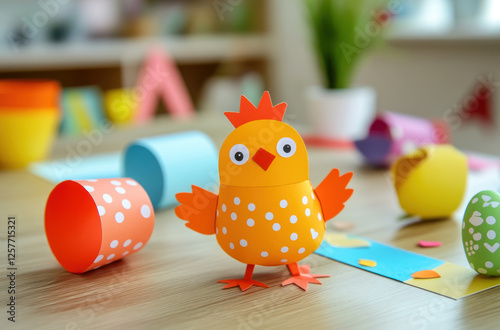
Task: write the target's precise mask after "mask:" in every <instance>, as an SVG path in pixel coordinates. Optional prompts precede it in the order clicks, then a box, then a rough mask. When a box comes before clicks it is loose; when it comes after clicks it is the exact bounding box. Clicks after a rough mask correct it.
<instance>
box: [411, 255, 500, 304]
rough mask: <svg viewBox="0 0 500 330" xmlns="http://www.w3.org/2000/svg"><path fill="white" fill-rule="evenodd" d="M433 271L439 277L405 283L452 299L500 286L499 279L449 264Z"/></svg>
mask: <svg viewBox="0 0 500 330" xmlns="http://www.w3.org/2000/svg"><path fill="white" fill-rule="evenodd" d="M434 270H435V271H436V272H438V273H439V274H441V277H439V278H431V279H427V280H425V281H422V280H419V279H413V278H412V279H410V280H408V281H406V282H405V283H406V284H409V285H412V286H415V287H418V288H421V289H424V290H428V291H431V292H434V293H438V294H441V295H443V296H447V297H450V298H453V299H459V298H462V297H466V296H469V295H471V294H475V293H479V292H481V291H484V290H488V289H490V288H493V287H495V286H498V285H500V277H493V276H485V275H481V274H478V273H476V272H475V271H474V270H472V269H470V268H465V267H462V266H459V265H455V264H452V263H449V262H446V263H444V264H442V265H441V266H439V267H437V268H434Z"/></svg>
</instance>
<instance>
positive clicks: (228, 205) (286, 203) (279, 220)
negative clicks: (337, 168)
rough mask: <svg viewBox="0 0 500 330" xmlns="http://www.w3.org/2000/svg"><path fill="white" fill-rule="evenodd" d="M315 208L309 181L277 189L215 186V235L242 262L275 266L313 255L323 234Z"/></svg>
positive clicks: (316, 205)
mask: <svg viewBox="0 0 500 330" xmlns="http://www.w3.org/2000/svg"><path fill="white" fill-rule="evenodd" d="M325 228H326V226H325V222H324V221H323V214H322V211H321V205H320V203H319V201H318V199H317V198H316V195H315V194H314V190H313V187H312V185H311V183H310V182H309V181H304V182H301V183H295V184H290V185H285V186H277V187H250V188H242V187H231V186H221V188H220V192H219V203H218V206H217V220H216V237H217V242H218V243H219V245H220V246H221V247H222V249H223V250H224V251H225V252H226V253H227V254H228V255H230V256H231V257H233V258H234V259H236V260H238V261H240V262H243V263H245V264H255V265H261V266H279V265H286V264H288V263H294V262H298V261H300V260H302V259H304V258H305V257H307V256H308V255H310V254H311V253H313V252H314V251H315V250H316V249H317V248H318V247H319V246H320V244H321V242H322V240H323V236H324V233H325Z"/></svg>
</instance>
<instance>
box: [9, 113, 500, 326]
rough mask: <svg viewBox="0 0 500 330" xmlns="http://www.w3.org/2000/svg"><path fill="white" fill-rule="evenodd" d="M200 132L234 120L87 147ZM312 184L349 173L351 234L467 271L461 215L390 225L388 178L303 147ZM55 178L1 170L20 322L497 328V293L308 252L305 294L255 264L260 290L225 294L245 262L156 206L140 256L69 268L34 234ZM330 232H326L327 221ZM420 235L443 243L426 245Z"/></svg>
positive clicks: (157, 127) (350, 158)
mask: <svg viewBox="0 0 500 330" xmlns="http://www.w3.org/2000/svg"><path fill="white" fill-rule="evenodd" d="M195 128H198V129H201V130H202V131H205V132H207V133H208V134H209V135H211V136H212V137H213V138H214V140H215V141H216V142H217V143H218V144H219V145H220V144H221V143H222V141H223V139H224V137H225V136H226V134H227V133H229V132H230V131H231V126H230V125H229V124H227V123H226V122H225V121H224V120H220V119H219V118H201V119H200V120H198V121H197V122H194V123H193V122H181V123H171V122H170V121H169V120H167V119H160V120H158V121H156V122H155V123H154V124H153V125H149V126H144V127H139V128H134V129H124V128H116V129H115V130H114V131H113V132H112V133H109V134H106V135H105V136H104V138H103V141H102V142H101V143H99V144H98V145H96V146H95V147H94V148H93V150H92V151H93V153H101V152H106V151H112V150H119V149H121V148H123V147H124V146H125V145H126V144H127V143H129V142H130V141H132V140H133V139H135V138H137V137H142V136H149V135H156V134H162V133H167V132H173V131H179V130H185V129H195ZM78 143H79V141H78V140H67V139H66V140H63V139H62V140H59V141H58V142H57V143H56V146H55V148H54V152H53V154H52V157H54V158H60V157H65V156H66V155H67V153H68V148H75V147H76V146H77V144H78ZM309 153H310V164H311V167H310V173H311V180H312V182H313V184H314V185H317V184H318V183H319V182H320V181H321V179H322V178H323V177H325V176H326V174H327V173H328V172H329V170H330V169H331V168H333V167H337V168H339V169H340V172H341V173H343V172H347V171H351V170H353V171H354V173H355V174H354V178H353V180H352V184H351V186H352V187H353V188H354V190H355V192H354V195H353V197H352V199H351V200H350V201H349V202H348V203H347V206H346V208H345V210H344V211H343V212H342V213H341V214H340V215H339V216H338V217H337V218H336V219H337V220H342V221H349V222H353V223H355V227H354V228H353V229H352V230H351V232H352V233H354V234H358V235H362V236H366V237H369V238H372V239H375V240H378V241H381V242H385V243H389V244H393V245H395V246H398V247H401V248H404V249H407V250H411V251H417V252H419V253H422V254H425V255H429V256H432V257H436V258H439V259H442V260H446V261H451V262H455V263H459V264H461V265H464V266H467V263H466V259H465V256H464V254H463V251H462V247H461V239H460V220H461V219H449V220H443V221H429V222H415V221H413V222H412V221H402V220H398V219H399V218H400V217H401V215H402V211H401V210H400V209H399V206H398V204H397V200H396V197H395V195H394V192H393V189H392V186H391V183H390V180H389V178H388V175H387V173H386V172H385V171H383V170H374V169H369V168H366V167H364V166H363V165H362V161H361V159H360V157H359V156H358V155H357V154H356V153H355V152H354V151H346V152H338V151H331V150H325V149H319V148H310V149H309ZM53 186H54V185H53V184H51V183H48V182H46V181H44V180H42V179H40V178H38V177H35V176H33V175H31V174H30V173H28V172H27V171H25V170H20V171H3V172H0V216H1V218H0V219H2V221H1V225H0V238H1V246H2V253H0V255H1V257H0V258H1V259H0V260H1V265H2V273H3V272H4V270H5V269H6V265H7V260H6V252H5V247H6V244H7V243H6V235H7V234H6V229H7V224H6V223H7V216H8V215H14V216H16V217H17V219H18V222H17V227H18V228H17V233H18V242H17V249H18V277H17V288H18V291H17V302H18V305H17V311H18V314H17V322H16V324H15V327H16V328H19V329H104V328H106V329H135V328H142V329H161V328H171V329H196V328H206V329H269V328H290V329H299V328H301V327H304V328H305V327H307V328H310V329H332V328H354V329H367V328H370V329H403V328H404V329H432V328H437V327H439V328H453V329H456V328H468V327H478V328H497V327H498V323H499V321H500V315H499V313H498V309H499V308H500V300H499V299H496V297H497V295H498V294H499V293H500V289H499V288H495V289H492V290H489V291H487V292H483V293H480V294H477V295H475V296H471V297H468V298H465V299H463V300H460V301H455V300H452V299H449V298H445V297H442V296H439V295H436V294H434V293H430V292H426V291H424V290H420V289H418V288H414V287H411V286H409V285H405V284H402V283H399V282H396V281H393V280H390V279H387V278H384V277H381V276H377V275H374V274H371V273H368V272H365V271H362V270H359V269H356V268H353V267H349V266H346V265H343V264H340V263H338V262H334V261H332V260H329V259H326V258H323V257H320V256H317V255H311V256H310V257H308V258H306V259H305V260H304V261H303V263H307V264H310V265H311V269H312V271H313V272H314V273H319V274H331V275H332V277H331V278H325V279H321V281H322V283H323V285H321V286H320V285H310V286H309V289H308V291H307V292H303V291H302V290H300V289H299V288H297V287H295V286H287V287H281V286H280V283H281V282H282V281H283V280H285V279H286V278H287V276H288V272H287V271H286V269H285V267H257V268H256V273H255V279H256V280H258V281H262V282H265V283H266V284H268V285H270V288H269V289H263V288H256V287H253V288H250V289H249V290H248V291H246V292H241V291H239V290H238V289H230V290H222V286H223V285H222V284H220V283H217V280H220V279H225V278H234V277H240V276H243V274H244V270H245V266H244V265H242V264H240V263H238V262H237V261H235V260H233V259H231V258H230V257H228V256H227V255H225V253H224V252H223V251H222V250H221V249H220V248H219V246H218V245H217V242H216V240H215V237H214V236H204V235H200V234H197V233H195V232H193V231H191V230H189V229H187V228H186V227H185V226H184V224H183V222H182V221H180V220H179V219H177V218H176V216H175V214H174V212H173V210H172V209H169V210H162V211H158V212H157V213H156V224H155V230H154V233H153V236H152V238H151V240H150V242H149V243H148V245H147V246H146V247H145V248H144V249H143V250H142V251H141V252H140V253H138V254H136V255H132V256H130V257H128V258H126V259H124V260H122V261H118V262H116V263H113V264H110V265H108V266H106V267H103V268H101V269H99V270H97V271H92V272H89V273H86V274H83V275H74V274H70V273H68V272H66V271H65V270H64V269H63V268H62V267H61V266H60V265H59V264H58V263H57V261H56V260H55V258H54V257H53V255H52V253H51V251H50V249H49V246H48V244H47V241H46V238H45V235H44V229H43V212H44V204H45V201H46V198H47V196H48V194H49V192H50V191H51V189H52V188H53ZM329 227H330V228H332V226H331V224H329ZM419 240H440V241H442V242H443V246H442V247H440V248H434V249H422V248H419V247H417V243H418V241H419ZM1 278H2V279H1V280H0V290H1V293H0V297H1V304H0V306H2V307H1V313H0V315H1V316H0V318H1V321H0V327H1V328H2V329H6V328H14V326H13V325H12V324H11V323H10V322H7V316H6V313H5V310H6V306H5V303H6V302H7V299H8V298H7V292H6V284H7V280H6V279H5V277H4V276H2V277H1Z"/></svg>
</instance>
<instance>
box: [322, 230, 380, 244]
mask: <svg viewBox="0 0 500 330" xmlns="http://www.w3.org/2000/svg"><path fill="white" fill-rule="evenodd" d="M325 241H327V242H328V243H329V244H330V245H332V246H335V247H340V248H360V247H368V246H370V245H371V244H370V242H369V241H367V240H364V239H361V238H357V237H353V236H350V235H346V234H340V233H331V232H327V233H326V234H325Z"/></svg>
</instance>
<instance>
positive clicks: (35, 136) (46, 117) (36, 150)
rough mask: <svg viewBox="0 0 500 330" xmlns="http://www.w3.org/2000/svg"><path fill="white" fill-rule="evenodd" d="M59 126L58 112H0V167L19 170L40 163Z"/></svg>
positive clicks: (50, 110) (51, 110)
mask: <svg viewBox="0 0 500 330" xmlns="http://www.w3.org/2000/svg"><path fill="white" fill-rule="evenodd" d="M58 124H59V110H58V109H49V108H47V109H5V108H4V109H0V167H3V168H22V167H24V166H26V165H28V164H29V163H30V162H34V161H39V160H43V159H44V158H45V157H47V155H48V153H49V151H50V148H51V146H52V143H53V141H54V139H55V137H56V134H57V127H58Z"/></svg>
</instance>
